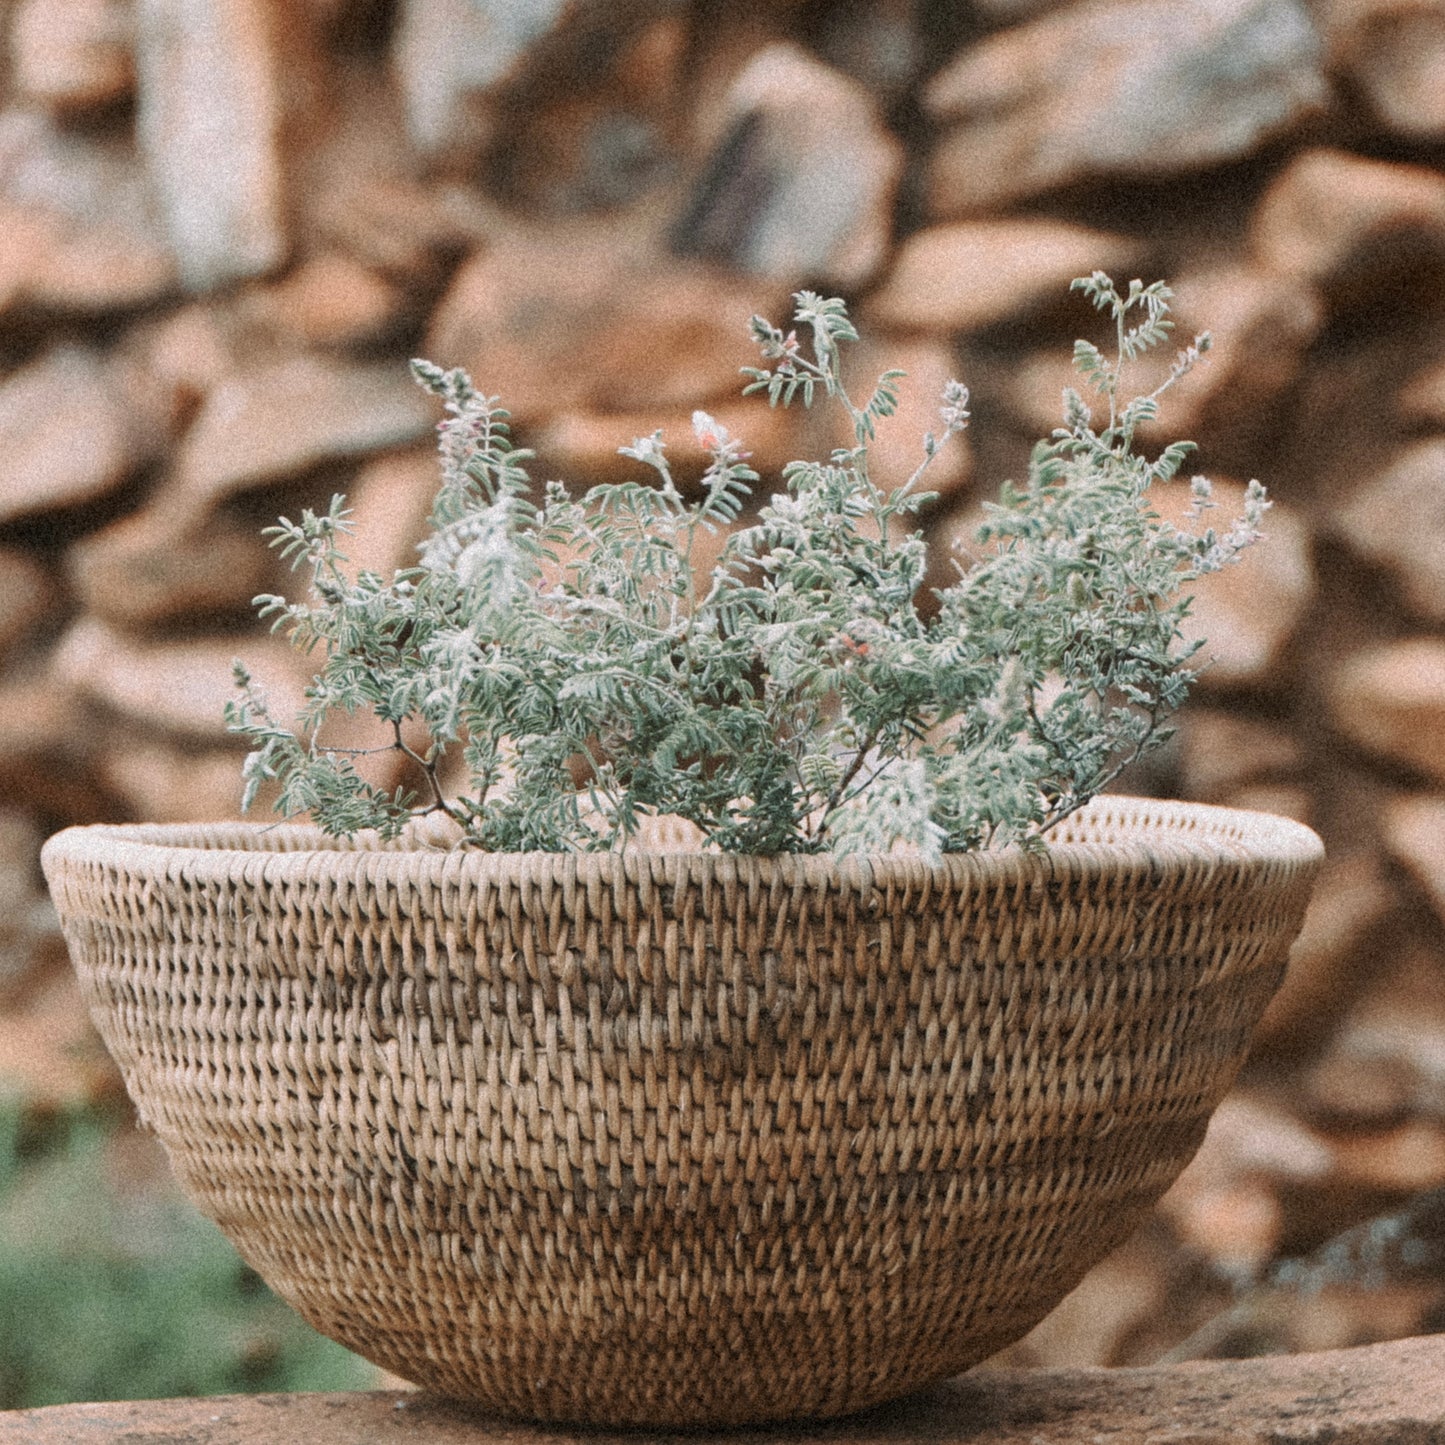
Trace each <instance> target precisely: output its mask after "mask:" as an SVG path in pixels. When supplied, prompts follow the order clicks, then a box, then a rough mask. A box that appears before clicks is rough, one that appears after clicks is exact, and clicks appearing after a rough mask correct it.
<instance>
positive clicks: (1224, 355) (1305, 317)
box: [1165, 265, 1325, 441]
mask: <svg viewBox="0 0 1445 1445" xmlns="http://www.w3.org/2000/svg"><path fill="white" fill-rule="evenodd" d="M1174 308H1175V316H1176V319H1177V322H1178V327H1179V331H1178V340H1179V341H1180V342H1181V343H1184V342H1188V341H1190V340H1192V339H1193V338H1194V337H1196V336H1198V335H1199V334H1200V333H1201V332H1205V331H1207V332H1208V333H1209V334H1210V337H1211V340H1212V346H1211V349H1210V350H1209V352H1208V354H1207V355H1206V357H1205V359H1204V361H1203V363H1202V364H1201V365H1200V366H1198V367H1196V368H1195V370H1194V371H1193V372H1191V373H1190V375H1189V376H1187V377H1185V378H1184V380H1183V381H1182V382H1180V384H1179V390H1180V391H1181V392H1183V393H1184V394H1185V400H1184V402H1183V407H1184V411H1185V413H1186V415H1187V418H1188V419H1187V420H1181V421H1177V422H1176V423H1175V424H1174V425H1175V430H1176V432H1177V431H1179V430H1182V431H1183V432H1184V433H1185V434H1186V435H1190V434H1194V433H1197V432H1210V433H1215V434H1219V433H1233V432H1238V431H1239V430H1240V429H1241V428H1247V427H1250V426H1255V427H1263V428H1269V427H1270V426H1271V425H1272V423H1273V418H1274V412H1273V410H1272V408H1273V406H1274V404H1275V403H1276V402H1277V401H1278V400H1279V399H1280V398H1281V397H1283V396H1285V395H1286V394H1287V392H1288V390H1289V388H1290V387H1291V386H1293V385H1294V383H1295V382H1296V381H1297V380H1298V378H1299V377H1300V375H1301V372H1302V370H1303V367H1304V364H1305V357H1306V354H1307V352H1308V349H1309V347H1310V345H1311V343H1312V342H1313V341H1314V339H1315V337H1316V336H1317V335H1318V334H1319V332H1320V328H1321V326H1322V325H1323V323H1324V319H1325V318H1324V308H1323V306H1322V305H1321V304H1320V300H1319V298H1318V296H1316V295H1315V293H1314V292H1313V291H1312V290H1310V289H1309V288H1308V287H1307V286H1303V285H1300V284H1298V283H1297V282H1295V281H1293V280H1292V279H1291V278H1289V277H1287V276H1280V275H1275V274H1271V273H1268V272H1263V271H1260V270H1258V269H1256V268H1254V267H1251V266H1245V265H1225V266H1219V267H1215V268H1212V269H1209V270H1203V271H1194V272H1189V271H1186V272H1185V273H1184V274H1183V275H1182V276H1181V277H1180V278H1179V281H1178V284H1177V285H1176V286H1175V288H1174ZM1165 408H1166V411H1165V415H1166V417H1171V416H1175V415H1176V414H1177V410H1178V403H1176V401H1175V399H1174V396H1173V394H1171V396H1170V397H1169V399H1168V400H1167V401H1166V403H1165ZM1253 440H1254V438H1253V437H1251V441H1253Z"/></svg>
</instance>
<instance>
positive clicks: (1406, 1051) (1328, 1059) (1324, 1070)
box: [1301, 1000, 1445, 1131]
mask: <svg viewBox="0 0 1445 1445" xmlns="http://www.w3.org/2000/svg"><path fill="white" fill-rule="evenodd" d="M1301 1093H1302V1096H1303V1098H1304V1101H1305V1106H1306V1108H1307V1109H1308V1110H1309V1111H1310V1115H1311V1117H1312V1118H1314V1119H1316V1120H1318V1121H1319V1123H1320V1125H1321V1127H1325V1128H1330V1129H1334V1130H1339V1131H1348V1130H1361V1129H1372V1130H1375V1131H1380V1130H1383V1129H1388V1128H1393V1127H1394V1126H1395V1125H1397V1124H1401V1123H1403V1122H1404V1121H1405V1120H1406V1119H1409V1118H1412V1117H1414V1118H1427V1119H1431V1120H1434V1121H1435V1122H1436V1123H1440V1122H1445V1030H1442V1029H1441V1028H1439V1027H1438V1026H1433V1025H1432V1022H1431V1021H1430V1020H1429V1019H1422V1018H1421V1017H1420V1015H1419V1013H1418V1012H1415V1011H1412V1010H1411V1009H1409V1007H1408V1005H1405V1004H1397V1005H1392V1004H1391V1003H1390V1002H1388V1001H1386V1002H1384V1003H1383V1004H1382V1003H1381V1001H1379V1000H1369V1001H1367V1002H1366V1004H1365V1017H1364V1018H1360V1019H1355V1020H1352V1021H1351V1022H1350V1023H1349V1024H1348V1025H1347V1026H1346V1027H1345V1028H1343V1029H1341V1030H1340V1032H1339V1033H1338V1034H1337V1035H1336V1036H1335V1037H1334V1038H1333V1039H1332V1040H1331V1041H1330V1047H1329V1050H1328V1052H1327V1053H1326V1054H1325V1055H1324V1056H1323V1057H1322V1058H1320V1059H1319V1060H1318V1061H1317V1062H1316V1063H1315V1064H1314V1065H1313V1066H1312V1067H1311V1068H1310V1069H1309V1070H1308V1071H1307V1072H1306V1074H1305V1076H1304V1078H1303V1080H1302V1088H1301Z"/></svg>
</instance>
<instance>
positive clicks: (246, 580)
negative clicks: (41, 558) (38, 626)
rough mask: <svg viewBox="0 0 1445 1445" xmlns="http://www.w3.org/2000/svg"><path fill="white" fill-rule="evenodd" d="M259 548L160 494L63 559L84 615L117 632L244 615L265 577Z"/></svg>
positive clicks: (240, 531)
mask: <svg viewBox="0 0 1445 1445" xmlns="http://www.w3.org/2000/svg"><path fill="white" fill-rule="evenodd" d="M268 557H269V554H268V552H267V549H266V546H265V543H264V542H263V541H262V539H261V538H260V537H259V536H257V535H256V533H255V532H254V531H253V530H252V529H250V528H249V527H242V526H240V525H239V524H237V523H236V522H234V521H230V520H228V519H226V518H225V517H223V516H212V517H208V518H206V519H204V520H202V521H197V520H196V519H195V518H194V517H193V516H192V515H191V509H190V507H189V506H188V505H187V504H186V502H184V501H182V502H181V503H180V505H176V504H175V502H174V500H173V499H170V498H168V497H167V496H166V494H164V493H162V494H161V495H160V496H159V497H157V498H156V499H155V500H153V501H152V503H151V504H150V505H149V506H147V507H145V508H143V509H142V510H141V511H138V512H134V513H132V514H131V515H130V516H128V517H124V518H122V519H121V520H120V521H118V522H114V523H112V524H111V525H110V526H109V527H106V528H103V529H102V530H101V531H99V532H94V533H92V534H91V535H90V536H88V537H85V538H83V539H82V540H81V541H79V542H77V543H76V544H75V545H74V546H73V547H72V548H71V550H70V553H69V555H68V556H67V558H66V570H67V572H68V574H69V580H70V583H71V586H72V587H73V588H74V589H75V593H76V595H77V596H78V597H79V599H80V601H81V604H82V605H83V606H84V608H85V609H86V611H87V612H89V613H90V614H92V615H93V616H95V617H97V618H99V619H100V620H101V621H102V622H106V623H110V624H113V625H114V626H116V627H118V628H120V629H122V630H127V629H130V630H136V629H145V628H150V627H154V626H156V625H158V624H161V623H166V622H179V621H184V622H186V623H188V624H189V625H192V626H194V625H195V623H196V622H197V621H199V620H201V619H203V618H205V617H207V616H209V617H210V618H211V619H212V620H213V621H218V620H219V621H222V622H224V621H225V620H226V619H227V618H233V617H235V616H237V615H243V616H249V615H250V612H251V599H252V598H253V597H254V596H255V595H256V594H257V593H258V592H261V591H263V590H265V586H266V583H267V581H268V574H269V570H270V567H269V561H268Z"/></svg>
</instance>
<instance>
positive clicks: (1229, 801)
mask: <svg viewBox="0 0 1445 1445" xmlns="http://www.w3.org/2000/svg"><path fill="white" fill-rule="evenodd" d="M1224 804H1225V806H1226V807H1229V808H1242V809H1243V810H1244V811H1245V812H1247V813H1272V814H1274V816H1276V817H1279V818H1293V819H1294V820H1295V822H1296V823H1303V824H1304V825H1305V827H1307V828H1312V827H1313V826H1314V822H1315V800H1314V795H1313V794H1312V793H1311V792H1310V790H1309V789H1308V788H1307V787H1304V786H1303V785H1302V784H1290V783H1246V784H1245V785H1244V786H1243V787H1242V788H1237V789H1236V790H1235V791H1234V792H1232V793H1230V794H1229V796H1228V797H1226V798H1225V799H1224Z"/></svg>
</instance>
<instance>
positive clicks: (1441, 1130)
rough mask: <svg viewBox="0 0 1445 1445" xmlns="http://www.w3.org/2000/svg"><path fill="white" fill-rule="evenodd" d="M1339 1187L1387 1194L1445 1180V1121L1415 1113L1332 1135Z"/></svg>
mask: <svg viewBox="0 0 1445 1445" xmlns="http://www.w3.org/2000/svg"><path fill="white" fill-rule="evenodd" d="M1331 1142H1332V1145H1333V1149H1334V1154H1335V1167H1336V1178H1337V1181H1338V1182H1337V1184H1336V1187H1337V1188H1339V1189H1341V1190H1346V1189H1350V1188H1363V1189H1367V1190H1369V1191H1371V1192H1372V1193H1373V1192H1377V1193H1379V1194H1382V1195H1396V1196H1400V1195H1405V1194H1416V1193H1420V1192H1422V1191H1423V1190H1426V1189H1435V1188H1438V1187H1439V1186H1440V1185H1442V1184H1445V1125H1442V1124H1439V1123H1436V1122H1434V1121H1432V1120H1427V1119H1411V1120H1408V1121H1407V1122H1405V1123H1403V1124H1396V1125H1394V1126H1393V1127H1391V1128H1388V1129H1381V1130H1378V1131H1370V1132H1355V1133H1350V1134H1343V1135H1339V1136H1337V1137H1336V1138H1335V1139H1333V1140H1332V1141H1331Z"/></svg>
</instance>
